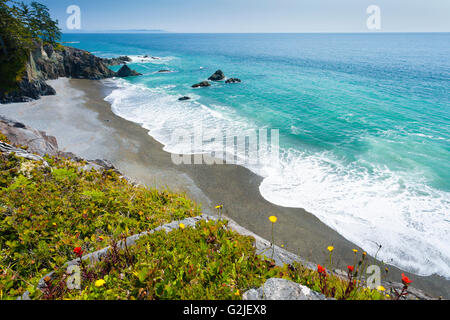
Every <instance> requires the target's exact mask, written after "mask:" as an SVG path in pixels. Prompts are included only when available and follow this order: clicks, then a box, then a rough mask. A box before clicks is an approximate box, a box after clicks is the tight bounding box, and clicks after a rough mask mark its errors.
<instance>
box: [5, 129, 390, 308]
mask: <svg viewBox="0 0 450 320" xmlns="http://www.w3.org/2000/svg"><path fill="white" fill-rule="evenodd" d="M0 139H1V140H2V141H6V137H4V136H3V135H0ZM45 161H46V163H48V166H47V165H46V164H45V163H44V162H43V161H29V160H25V159H23V158H19V157H16V156H15V155H14V154H11V155H5V154H0V261H1V262H0V299H16V298H17V297H18V296H20V295H22V294H23V293H24V292H25V291H29V292H30V293H31V294H30V297H31V298H33V299H196V300H197V299H241V298H242V294H243V293H244V292H245V291H246V290H248V289H250V288H256V287H259V286H261V285H262V284H263V283H264V282H265V281H266V280H267V279H269V278H272V277H278V278H285V279H289V280H292V281H295V282H297V283H300V284H302V285H305V286H307V287H309V288H311V289H313V290H316V291H318V292H323V293H324V294H325V295H327V296H329V297H333V298H336V299H386V296H385V295H384V294H383V293H382V292H378V291H377V290H368V289H364V288H363V287H362V286H361V285H359V283H356V285H352V286H351V288H350V289H351V290H350V289H349V284H350V283H352V282H353V281H352V279H350V280H349V279H343V278H340V277H337V276H335V275H332V274H328V275H324V274H323V273H320V272H318V271H317V270H311V269H308V268H305V267H304V266H302V265H301V264H299V263H294V264H292V265H284V266H283V267H278V266H275V263H274V261H273V260H272V259H269V258H267V257H262V256H259V255H258V254H257V253H256V251H255V248H254V239H253V238H251V237H246V236H242V235H240V234H237V233H235V232H233V231H231V230H229V229H228V228H227V222H226V221H210V222H205V221H200V222H198V224H197V226H196V228H192V227H185V226H184V225H180V228H178V229H176V230H173V231H171V232H170V233H165V232H163V231H161V232H155V233H153V234H150V235H147V236H145V237H142V238H141V239H139V241H138V242H137V244H136V246H133V247H130V248H125V249H119V248H118V247H117V242H118V240H120V239H123V238H125V237H127V236H130V235H133V234H138V233H141V232H143V231H146V230H150V229H154V228H155V227H157V226H160V225H163V224H165V223H168V222H171V221H179V220H182V219H184V218H187V217H193V216H198V215H200V214H201V210H200V208H199V207H198V206H197V205H196V204H195V203H194V202H192V201H191V200H189V199H188V198H187V197H185V196H184V195H179V194H174V193H171V192H170V191H167V190H164V191H160V190H155V189H147V188H145V187H143V186H135V185H132V184H130V183H129V182H128V181H127V180H125V179H124V178H122V177H120V176H119V174H118V173H116V172H114V171H111V170H104V171H102V172H98V171H95V170H91V171H85V170H83V169H82V168H83V167H84V166H85V164H86V163H85V162H84V161H80V162H76V161H71V160H67V159H62V158H49V157H45ZM272 223H273V222H272ZM273 224H274V223H273ZM273 224H272V225H273ZM108 245H110V246H111V247H112V248H113V249H111V250H110V251H109V253H108V255H107V257H106V258H105V259H104V260H103V261H101V262H99V263H97V264H95V265H92V266H88V265H85V264H82V267H81V269H82V272H81V273H82V277H81V283H82V286H81V288H82V289H81V290H76V289H74V290H70V289H69V288H67V285H66V281H65V280H66V277H67V275H66V274H65V270H63V269H62V268H61V267H62V266H64V264H65V263H66V262H67V261H70V260H73V259H75V258H76V257H77V255H76V253H74V249H75V248H80V249H79V250H82V251H83V253H84V254H85V253H89V252H94V251H96V250H99V249H101V248H104V247H107V246H108ZM77 250H78V249H77ZM77 250H75V252H77ZM50 271H55V274H56V277H55V278H54V279H53V280H51V279H46V284H47V288H46V290H44V292H41V291H40V290H37V289H36V286H37V284H38V281H39V279H41V278H42V277H43V276H44V275H46V274H47V273H48V272H50Z"/></svg>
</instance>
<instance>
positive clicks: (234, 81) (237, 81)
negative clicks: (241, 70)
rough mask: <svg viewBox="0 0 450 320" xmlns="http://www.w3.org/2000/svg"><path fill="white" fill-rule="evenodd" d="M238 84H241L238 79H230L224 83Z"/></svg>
mask: <svg viewBox="0 0 450 320" xmlns="http://www.w3.org/2000/svg"><path fill="white" fill-rule="evenodd" d="M240 82H242V81H241V79H238V78H230V79H227V81H225V83H240Z"/></svg>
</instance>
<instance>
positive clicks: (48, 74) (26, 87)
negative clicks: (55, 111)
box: [0, 43, 133, 103]
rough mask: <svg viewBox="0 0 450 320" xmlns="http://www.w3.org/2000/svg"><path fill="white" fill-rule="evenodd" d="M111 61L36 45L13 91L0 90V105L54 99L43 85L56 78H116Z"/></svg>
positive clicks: (65, 49)
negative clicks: (48, 96)
mask: <svg viewBox="0 0 450 320" xmlns="http://www.w3.org/2000/svg"><path fill="white" fill-rule="evenodd" d="M127 58H128V57H127ZM124 59H126V58H125V57H119V58H117V61H119V60H120V61H122V60H124ZM128 59H129V58H128ZM112 60H114V59H111V61H109V60H107V61H106V62H105V59H102V58H99V57H96V56H94V55H93V54H91V53H89V52H88V51H85V50H81V49H77V48H72V47H58V48H57V49H55V48H54V47H53V46H51V45H45V46H43V45H42V44H41V43H36V44H35V50H33V51H32V52H30V56H29V58H28V61H27V63H26V66H25V71H24V74H23V76H22V79H21V80H20V82H18V84H17V89H15V90H10V91H8V92H6V91H2V90H1V88H0V103H12V102H27V101H30V100H36V99H39V97H41V96H46V95H54V94H55V93H56V92H55V90H54V89H53V88H52V87H50V86H49V85H47V84H46V83H45V81H46V80H52V79H57V78H59V77H66V78H74V79H90V80H100V79H106V78H111V77H115V76H118V75H117V73H116V72H114V71H112V70H111V69H109V68H108V63H110V62H112ZM132 73H133V72H132Z"/></svg>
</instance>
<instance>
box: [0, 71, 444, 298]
mask: <svg viewBox="0 0 450 320" xmlns="http://www.w3.org/2000/svg"><path fill="white" fill-rule="evenodd" d="M49 84H51V85H52V86H53V87H54V88H55V89H56V92H57V95H56V96H49V97H43V98H41V99H40V100H37V101H33V102H28V103H19V104H12V105H2V106H1V107H0V114H1V115H5V116H7V117H9V118H12V119H15V120H18V121H22V122H24V123H26V124H27V125H30V126H32V127H34V128H36V129H38V130H42V131H46V132H47V134H49V135H52V136H55V137H56V139H57V140H58V143H59V147H60V149H61V150H63V151H68V152H73V153H75V154H77V155H79V156H81V157H83V158H87V159H107V160H109V161H111V162H112V163H113V164H114V166H115V167H116V168H117V169H119V170H120V171H121V172H123V173H124V174H125V175H127V176H129V177H131V178H133V179H135V180H136V181H138V182H140V183H142V184H145V185H147V186H150V187H156V188H165V187H167V188H170V189H171V190H173V191H174V192H183V193H186V194H187V195H188V196H189V197H191V198H192V199H193V200H194V201H196V202H197V203H201V204H202V208H203V211H204V213H206V214H214V211H215V210H214V207H215V206H216V205H218V204H221V205H223V206H224V208H225V211H224V212H225V215H226V216H228V217H230V218H231V219H233V220H234V221H236V223H238V224H239V225H241V226H243V227H244V228H246V229H248V230H250V231H252V232H254V233H255V234H257V235H259V236H261V237H262V238H265V239H270V238H271V225H270V223H269V222H268V220H267V219H268V217H269V216H270V215H276V216H277V217H278V222H277V224H276V228H275V243H276V244H277V245H284V247H285V248H286V249H287V250H288V251H290V252H292V253H294V254H297V255H299V256H301V257H303V258H305V259H306V260H308V261H311V262H314V263H321V264H324V265H327V261H328V257H329V252H328V251H327V249H326V248H327V247H328V246H329V245H333V246H334V247H335V251H334V253H333V260H334V263H335V264H336V267H338V268H340V269H345V268H346V265H347V264H350V263H352V262H353V259H354V254H353V252H352V249H354V248H356V249H358V250H359V252H362V249H361V248H359V247H357V246H355V245H354V244H352V243H351V242H349V241H347V240H346V239H345V238H343V237H342V236H341V235H339V234H338V233H337V232H336V231H334V230H332V229H331V228H329V227H328V226H326V225H325V224H323V223H322V222H321V221H320V220H319V219H317V218H316V217H315V216H314V215H313V214H310V213H308V212H306V211H305V210H303V209H297V208H283V207H279V206H277V205H274V204H272V203H270V202H268V201H267V200H265V199H264V198H263V197H262V196H261V194H260V192H259V186H260V184H261V182H262V178H261V177H259V176H257V175H256V174H254V173H252V172H251V171H250V170H248V169H246V168H244V167H242V166H239V165H180V166H177V165H175V164H173V162H172V161H171V155H170V154H169V153H167V152H165V151H164V150H163V145H162V144H160V143H159V142H157V141H156V140H154V139H153V138H152V137H151V136H150V135H149V134H148V130H146V129H144V128H142V127H141V126H139V124H136V123H133V122H130V121H127V120H125V119H123V118H120V117H119V116H117V115H115V114H114V113H113V112H112V110H111V105H110V104H109V103H108V102H106V101H104V97H105V96H106V95H108V92H110V90H111V88H109V87H107V86H104V85H103V84H102V82H101V81H92V80H69V79H59V80H53V81H50V82H49ZM244 190H245V192H244ZM370 259H372V258H370ZM389 269H390V271H389V274H388V279H389V280H392V281H395V282H399V280H400V278H401V276H400V275H401V273H402V272H403V271H402V270H400V269H397V268H395V267H392V266H389ZM405 273H406V272H405ZM406 274H407V275H410V276H411V278H412V279H413V280H414V287H416V288H418V289H422V290H424V291H425V292H426V293H428V294H430V295H432V296H435V297H439V296H443V297H444V298H449V297H450V281H449V280H446V279H445V278H443V277H440V276H430V277H421V276H417V275H411V274H409V273H406Z"/></svg>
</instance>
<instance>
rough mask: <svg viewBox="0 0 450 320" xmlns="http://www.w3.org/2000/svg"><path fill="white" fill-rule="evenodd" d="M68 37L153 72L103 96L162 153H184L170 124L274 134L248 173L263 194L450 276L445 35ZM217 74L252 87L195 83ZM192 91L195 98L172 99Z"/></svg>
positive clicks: (386, 252)
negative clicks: (273, 151)
mask: <svg viewBox="0 0 450 320" xmlns="http://www.w3.org/2000/svg"><path fill="white" fill-rule="evenodd" d="M64 40H65V41H74V42H76V43H74V44H71V45H73V46H76V47H79V48H82V49H86V50H89V51H91V52H92V53H94V54H96V55H99V56H102V57H113V56H118V55H129V56H132V57H133V62H132V63H130V67H131V68H133V69H136V70H137V71H139V72H141V73H143V74H144V76H142V77H137V78H129V79H126V80H123V79H114V80H111V81H110V82H109V83H111V84H114V86H116V87H117V88H116V89H114V91H113V92H112V93H111V94H110V95H109V96H108V97H107V98H106V99H107V100H108V101H109V102H111V103H112V109H113V111H114V112H115V113H116V114H117V115H119V116H121V117H123V118H125V119H128V120H130V121H134V122H137V123H139V124H141V125H142V126H143V127H145V128H147V129H149V130H150V135H152V136H153V137H154V138H156V139H157V140H158V141H160V142H162V143H163V144H164V145H165V150H167V151H169V152H176V153H177V152H182V151H185V148H184V147H183V146H180V145H179V144H177V143H173V142H172V141H171V134H172V133H173V131H174V130H175V129H185V130H188V131H189V132H193V131H194V128H196V127H199V126H203V127H204V128H218V129H228V130H231V131H233V132H245V131H246V130H249V129H254V128H268V129H279V132H280V147H281V153H280V157H281V159H280V162H279V163H276V162H273V161H270V159H262V161H261V163H260V164H259V165H258V166H251V167H250V169H251V170H253V171H254V172H255V173H257V174H259V175H261V176H263V177H264V181H263V182H262V184H261V186H260V192H261V194H262V195H263V197H264V198H266V199H267V200H268V201H270V202H273V203H275V204H277V205H280V206H287V207H299V208H304V209H306V210H308V211H309V212H311V213H312V214H314V215H316V216H317V217H318V218H319V219H320V220H321V221H323V222H324V223H325V224H327V225H328V226H330V227H331V228H333V229H334V230H336V231H337V232H339V233H340V234H341V235H343V236H344V237H345V238H347V239H348V240H350V241H352V242H354V243H356V244H357V245H359V246H361V247H362V248H364V249H365V250H366V251H367V252H369V253H370V254H372V255H373V254H375V253H376V251H377V250H378V244H380V245H382V249H381V250H380V252H379V253H378V258H380V259H382V260H384V261H385V262H387V263H390V264H393V265H396V266H398V267H401V268H403V269H405V270H408V271H411V272H413V273H416V274H420V275H431V274H439V275H442V276H445V277H446V278H447V279H449V278H450V59H449V57H450V34H448V33H444V34H216V35H214V34H133V35H125V34H117V35H114V34H66V35H64ZM143 55H150V56H156V57H159V58H160V59H142V58H139V56H143ZM161 69H169V70H172V71H174V72H173V73H168V74H159V73H157V71H158V70H161ZM217 69H222V70H223V71H224V72H225V74H226V76H228V77H238V78H240V79H242V81H243V82H242V83H241V84H233V85H231V84H230V85H226V84H224V83H223V82H221V83H214V84H213V86H212V87H210V88H202V89H192V88H191V85H192V84H194V83H197V82H199V81H202V80H206V79H207V78H208V77H209V76H210V75H211V74H212V73H213V72H214V71H216V70H217ZM106 83H108V81H107V82H106ZM184 95H188V96H190V97H192V98H193V99H192V100H191V101H188V102H179V101H177V99H178V98H179V97H180V96H184ZM208 148H210V149H214V146H209V147H208Z"/></svg>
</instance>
